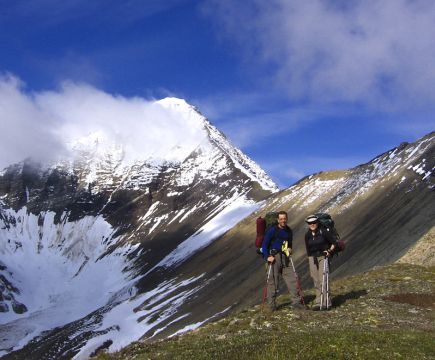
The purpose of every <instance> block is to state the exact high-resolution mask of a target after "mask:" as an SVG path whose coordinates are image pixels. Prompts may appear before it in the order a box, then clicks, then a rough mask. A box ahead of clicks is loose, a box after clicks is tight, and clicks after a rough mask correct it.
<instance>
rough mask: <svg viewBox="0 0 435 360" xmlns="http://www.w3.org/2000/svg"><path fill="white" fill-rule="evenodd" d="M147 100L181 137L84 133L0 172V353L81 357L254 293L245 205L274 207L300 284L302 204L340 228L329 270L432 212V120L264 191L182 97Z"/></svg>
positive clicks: (421, 223)
mask: <svg viewBox="0 0 435 360" xmlns="http://www.w3.org/2000/svg"><path fill="white" fill-rule="evenodd" d="M156 106H159V107H161V109H162V111H166V112H169V113H170V114H171V116H174V117H181V118H182V119H183V121H184V123H185V124H186V127H187V128H186V129H185V130H186V133H187V132H191V133H194V135H192V136H186V137H185V138H181V139H179V141H177V142H176V143H170V144H168V143H165V146H164V147H162V149H150V151H149V152H148V153H143V154H137V153H134V152H132V151H131V149H130V148H129V146H128V144H125V143H124V144H122V143H117V141H116V139H111V138H108V137H107V135H106V134H105V133H91V134H89V135H88V136H87V137H85V138H80V139H76V140H75V141H74V142H71V144H69V148H70V154H69V156H68V157H66V158H64V159H61V160H59V161H57V162H53V163H51V164H39V163H35V162H33V161H32V160H31V159H27V160H25V161H23V162H21V163H19V164H14V165H11V166H9V167H8V168H6V169H5V170H3V172H2V173H1V176H0V227H1V229H0V290H1V293H0V324H2V325H1V327H0V335H1V336H0V355H4V358H5V359H7V358H23V359H24V358H26V359H41V358H44V359H70V358H72V357H74V356H75V357H76V358H87V357H88V356H89V355H90V354H92V353H93V352H94V351H96V350H97V349H99V348H102V347H103V348H109V350H110V351H114V350H117V349H119V348H121V347H123V346H125V345H127V344H129V343H130V342H132V341H134V340H137V339H139V338H150V339H151V340H152V339H155V338H160V337H166V336H169V335H172V334H175V333H178V332H184V331H187V330H189V329H193V328H196V327H198V326H200V325H201V324H203V323H205V322H207V321H210V320H213V319H216V318H219V317H220V316H222V315H224V314H226V313H228V312H231V311H234V310H236V309H238V308H240V307H243V306H245V305H247V304H254V303H258V302H259V301H260V291H259V289H260V287H261V284H262V283H263V281H264V273H263V266H262V260H261V259H259V258H258V256H257V255H255V250H254V238H255V218H256V217H257V216H259V215H264V214H265V213H266V212H267V211H269V210H276V209H284V210H286V211H288V212H289V216H290V225H291V226H292V227H293V229H294V232H295V246H294V247H295V251H296V252H295V255H294V258H295V260H296V262H297V264H298V270H299V272H300V274H301V275H303V279H304V281H305V283H306V284H308V283H309V279H308V277H307V276H306V275H305V274H306V273H307V271H306V261H305V258H304V248H303V245H302V237H303V232H304V226H303V219H304V217H305V216H306V215H308V214H309V213H313V212H316V211H327V212H330V213H331V214H332V215H333V216H334V219H335V220H336V223H337V228H338V230H339V232H340V234H341V235H342V237H343V238H344V239H347V240H348V248H347V249H346V251H345V252H344V253H343V254H341V255H339V256H338V257H337V258H336V259H335V260H334V262H333V266H334V268H335V272H334V274H335V276H343V275H346V274H352V273H356V272H361V271H365V270H368V269H370V268H372V267H373V266H376V265H381V264H388V263H391V262H393V261H395V260H397V259H398V258H400V257H401V256H402V255H403V254H405V252H406V251H407V250H408V249H409V248H410V247H411V246H412V245H414V244H415V243H416V242H417V241H418V239H420V237H421V236H423V235H424V234H426V233H427V232H428V231H429V229H430V228H431V227H432V226H433V225H434V222H435V216H434V215H435V202H434V199H433V196H434V186H435V185H434V178H433V169H434V166H435V164H434V159H435V156H434V146H435V141H434V140H435V133H431V134H428V135H427V136H425V137H424V138H422V139H420V140H419V141H417V142H416V143H413V144H401V145H400V146H399V147H398V148H396V149H393V150H390V151H388V152H386V153H385V154H382V155H380V156H378V157H377V158H376V159H373V160H372V161H370V162H369V163H367V164H364V165H361V166H358V167H356V168H354V169H350V170H347V171H337V172H322V173H318V174H314V175H311V176H309V177H306V178H304V179H302V180H300V181H299V182H298V183H297V184H295V185H294V186H292V187H290V188H288V189H285V190H282V191H278V188H277V187H276V185H275V184H274V183H273V181H272V180H271V179H270V178H269V177H268V176H267V175H266V173H265V172H264V171H263V170H262V169H261V168H260V167H259V166H258V165H257V164H255V163H254V162H253V161H252V160H250V159H249V158H248V157H247V156H246V155H244V154H243V153H242V152H241V151H240V150H238V149H237V148H235V147H234V146H232V145H231V144H230V142H229V141H228V140H227V139H226V138H225V136H224V135H223V134H222V133H221V132H220V131H219V130H218V129H216V128H215V127H214V126H213V125H212V124H211V123H210V122H209V121H208V120H207V119H206V118H205V117H204V116H202V115H201V114H200V112H199V111H198V110H197V109H196V108H194V107H192V106H190V105H189V104H187V103H186V102H185V101H184V100H180V99H175V98H168V99H164V100H161V101H159V102H157V103H156ZM144 120H146V121H149V127H150V131H151V132H152V131H154V132H155V133H156V134H158V130H159V126H158V124H155V123H153V121H152V119H144ZM159 136H162V141H165V140H166V139H165V137H164V134H160V135H159Z"/></svg>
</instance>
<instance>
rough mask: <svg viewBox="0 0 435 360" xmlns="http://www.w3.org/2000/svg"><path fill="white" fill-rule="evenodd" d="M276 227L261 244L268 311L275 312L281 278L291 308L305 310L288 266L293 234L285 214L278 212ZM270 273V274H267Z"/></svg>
mask: <svg viewBox="0 0 435 360" xmlns="http://www.w3.org/2000/svg"><path fill="white" fill-rule="evenodd" d="M277 220H278V225H275V226H272V227H271V228H269V230H268V231H267V232H266V234H265V236H264V241H263V244H262V253H263V258H264V259H265V260H266V261H267V264H268V267H267V269H268V274H269V276H268V278H267V284H266V286H267V303H268V306H269V310H270V311H275V310H276V296H277V293H278V289H279V284H280V279H281V278H283V279H284V282H285V284H286V285H287V289H288V290H289V292H290V300H291V306H292V307H293V308H294V309H303V308H305V307H304V306H303V305H302V304H301V303H300V299H299V297H298V292H297V288H296V281H297V280H296V275H295V272H294V271H293V268H292V267H291V265H290V256H291V253H292V240H293V232H292V230H291V229H290V227H289V226H288V225H287V213H286V212H285V211H280V212H278V219H277ZM269 271H270V272H269Z"/></svg>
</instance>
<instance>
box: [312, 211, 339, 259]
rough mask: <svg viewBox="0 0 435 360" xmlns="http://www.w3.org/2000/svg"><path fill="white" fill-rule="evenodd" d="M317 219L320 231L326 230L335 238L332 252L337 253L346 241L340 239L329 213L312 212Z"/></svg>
mask: <svg viewBox="0 0 435 360" xmlns="http://www.w3.org/2000/svg"><path fill="white" fill-rule="evenodd" d="M314 215H315V216H317V218H318V219H319V224H320V231H322V230H323V231H327V232H329V233H331V235H332V236H333V237H334V238H335V240H336V242H337V247H336V250H335V251H334V253H339V252H341V251H343V250H344V249H345V248H346V242H345V241H344V240H341V239H340V235H339V234H338V231H337V229H336V228H335V222H334V220H332V217H331V215H329V214H328V213H317V214H314Z"/></svg>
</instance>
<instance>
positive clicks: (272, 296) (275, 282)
mask: <svg viewBox="0 0 435 360" xmlns="http://www.w3.org/2000/svg"><path fill="white" fill-rule="evenodd" d="M269 266H272V269H271V271H270V276H269V280H268V282H267V302H268V304H269V305H270V306H272V307H274V306H276V296H277V294H278V290H279V284H280V281H281V278H282V279H284V282H285V284H286V285H287V289H288V291H289V293H290V301H291V304H292V305H294V304H297V303H299V296H298V293H297V289H296V276H295V273H294V271H293V268H292V266H291V264H290V258H289V257H287V256H285V255H284V254H282V253H279V254H276V255H275V261H274V262H273V264H272V265H268V267H267V270H269Z"/></svg>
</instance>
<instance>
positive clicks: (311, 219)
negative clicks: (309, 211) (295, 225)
mask: <svg viewBox="0 0 435 360" xmlns="http://www.w3.org/2000/svg"><path fill="white" fill-rule="evenodd" d="M318 221H319V218H318V217H317V216H316V215H310V216H308V217H307V218H306V219H305V222H306V223H307V224H314V223H316V222H318Z"/></svg>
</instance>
